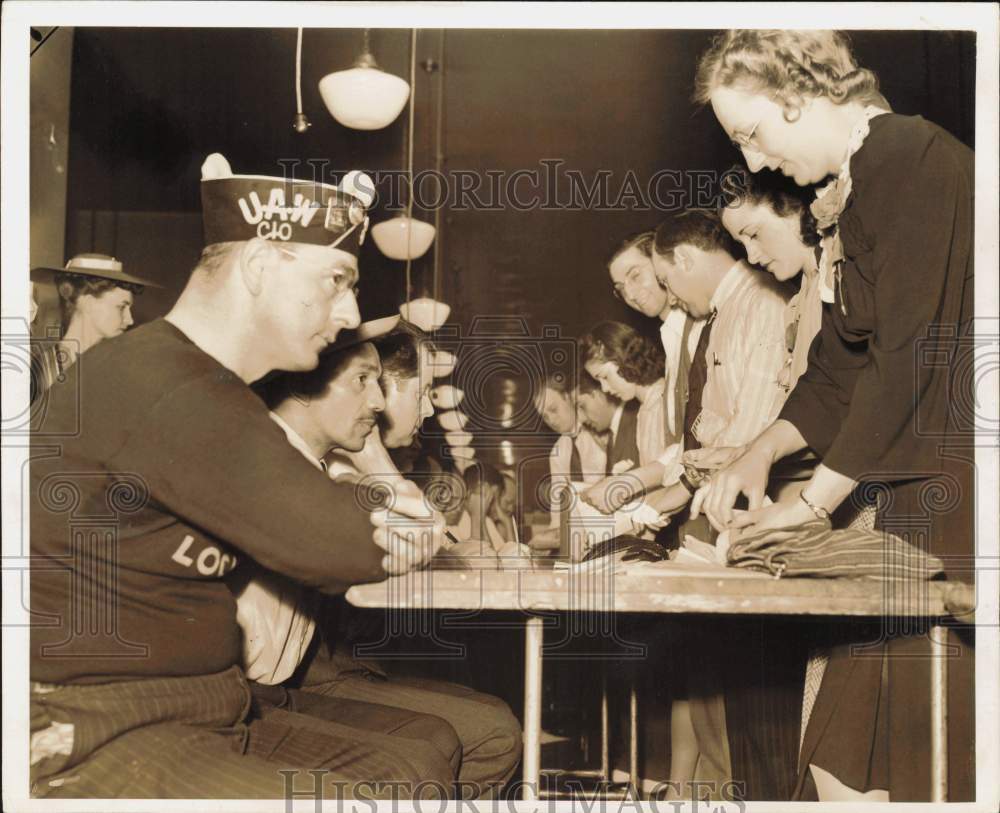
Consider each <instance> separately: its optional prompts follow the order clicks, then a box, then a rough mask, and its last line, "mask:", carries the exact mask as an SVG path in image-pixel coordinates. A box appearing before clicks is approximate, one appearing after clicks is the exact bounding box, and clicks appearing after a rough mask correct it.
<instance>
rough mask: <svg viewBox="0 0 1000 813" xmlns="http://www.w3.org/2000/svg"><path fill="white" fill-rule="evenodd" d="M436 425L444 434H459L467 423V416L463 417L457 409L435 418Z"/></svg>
mask: <svg viewBox="0 0 1000 813" xmlns="http://www.w3.org/2000/svg"><path fill="white" fill-rule="evenodd" d="M437 419H438V423H439V424H441V428H442V429H444V431H445V432H461V431H462V430H463V429H465V425H466V424H467V423H468V422H469V416H468V415H463V414H462V413H461V412H459V411H458V410H457V409H453V410H451V411H450V412H442V413H441V414H440V415H438V416H437Z"/></svg>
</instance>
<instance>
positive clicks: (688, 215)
mask: <svg viewBox="0 0 1000 813" xmlns="http://www.w3.org/2000/svg"><path fill="white" fill-rule="evenodd" d="M682 245H688V246H694V247H695V248H698V249H701V250H702V251H725V252H726V253H727V254H729V255H731V256H733V257H738V256H740V254H739V249H738V248H737V246H736V243H735V242H734V241H733V238H732V237H730V236H729V232H727V231H726V229H725V228H724V227H723V225H722V220H720V219H719V216H718V214H716V213H715V212H709V211H706V210H704V209H688V210H687V211H686V212H680V213H679V214H676V215H673V216H672V217H669V218H667V219H666V220H664V221H663V222H662V223H661V224H660V225H659V226H657V228H656V239H655V241H654V243H653V250H654V251H655V252H656V253H657V254H659V255H660V256H661V257H666V258H667V259H668V260H669V261H670V262H673V261H674V250H675V249H676V248H677V247H678V246H682Z"/></svg>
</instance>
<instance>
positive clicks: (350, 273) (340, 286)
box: [274, 244, 361, 299]
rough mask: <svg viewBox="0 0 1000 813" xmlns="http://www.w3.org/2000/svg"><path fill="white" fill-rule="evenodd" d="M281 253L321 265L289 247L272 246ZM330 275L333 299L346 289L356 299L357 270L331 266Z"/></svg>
mask: <svg viewBox="0 0 1000 813" xmlns="http://www.w3.org/2000/svg"><path fill="white" fill-rule="evenodd" d="M274 247H275V248H276V249H278V251H280V252H281V253H282V254H284V255H286V256H288V257H291V258H292V259H294V260H297V261H298V262H301V263H306V264H307V265H311V266H313V267H323V266H322V265H321V264H320V263H317V262H315V261H314V260H310V259H306V258H305V257H303V256H302V255H301V254H299V253H298V252H297V251H292V249H290V248H286V247H285V246H281V245H277V244H275V246H274ZM330 271H331V276H332V280H333V296H334V299H340V297H342V296H343V295H344V294H346V293H347V292H348V291H350V292H351V293H353V294H354V298H355V299H357V298H358V295H359V294H360V293H361V289H360V288H359V287H358V284H357V281H358V272H357V271H356V270H354V269H353V268H332V269H330Z"/></svg>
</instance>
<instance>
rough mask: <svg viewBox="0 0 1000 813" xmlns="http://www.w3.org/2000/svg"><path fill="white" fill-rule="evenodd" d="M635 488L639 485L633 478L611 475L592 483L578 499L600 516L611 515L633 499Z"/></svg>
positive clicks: (639, 486)
mask: <svg viewBox="0 0 1000 813" xmlns="http://www.w3.org/2000/svg"><path fill="white" fill-rule="evenodd" d="M637 488H641V483H639V481H638V480H637V479H636V478H635V477H634V476H629V475H627V474H626V475H612V476H611V477H605V478H604V479H603V480H599V481H598V482H596V483H594V484H593V485H592V486H591V487H590V488H588V489H587V490H586V491H584V492H583V494H581V495H580V498H581V499H582V500H583V501H584V502H585V503H587V504H588V505H591V506H593V507H594V508H596V509H597V510H598V511H600V512H601V513H602V514H613V513H614V512H615V511H617V510H618V509H619V508H621V507H622V506H623V505H626V504H628V503H629V502H631V501H632V500H633V499H634V498H635V494H636V491H637Z"/></svg>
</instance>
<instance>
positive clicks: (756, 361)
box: [663, 261, 788, 485]
mask: <svg viewBox="0 0 1000 813" xmlns="http://www.w3.org/2000/svg"><path fill="white" fill-rule="evenodd" d="M787 302H788V298H787V296H786V295H785V294H784V293H783V292H781V290H780V289H779V288H778V287H777V285H776V283H775V282H774V280H773V278H771V277H770V276H768V275H767V274H765V273H764V272H762V271H755V270H754V269H752V268H750V267H749V266H748V265H747V264H746V263H745V262H743V261H740V262H737V263H735V264H734V265H733V266H732V267H731V268H730V269H729V271H728V272H727V273H726V275H725V276H724V277H723V278H722V281H721V282H720V283H719V286H718V288H716V290H715V294H714V295H713V296H712V300H711V303H710V304H711V307H712V310H714V311H715V313H716V316H715V322H714V325H713V326H712V333H711V335H710V336H709V340H708V347H707V349H706V356H707V358H706V360H707V362H708V377H707V379H706V381H705V388H704V390H703V391H702V401H701V412H700V413H699V414H698V417H697V418H696V419H695V423H694V428H693V431H694V434H695V437H697V438H698V440H699V442H700V443H701V445H702V446H704V447H710V448H721V447H726V446H742V445H744V444H746V443H749V442H751V441H752V440H753V439H754V438H756V437H757V435H759V434H760V433H761V432H763V431H764V430H765V429H766V428H767V427H768V426H770V425H771V424H772V423H773V422H774V420H775V419H776V418H777V416H778V413H779V412H780V411H781V407H782V406H783V405H784V402H785V398H786V397H787V396H788V391H787V390H786V389H785V387H784V386H782V383H783V376H782V371H783V368H784V366H785V362H786V359H787V357H788V348H787V342H786V338H785V326H786V318H785V316H786V314H785V308H786V305H787ZM676 452H677V453H676V454H675V455H674V459H673V460H672V461H671V462H670V464H668V465H667V467H666V471H665V473H664V480H663V482H664V485H670V484H672V483H675V482H676V481H677V478H678V477H679V476H680V473H681V471H682V470H683V469H682V467H681V465H680V463H681V454H680V452H681V450H679V449H676Z"/></svg>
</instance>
